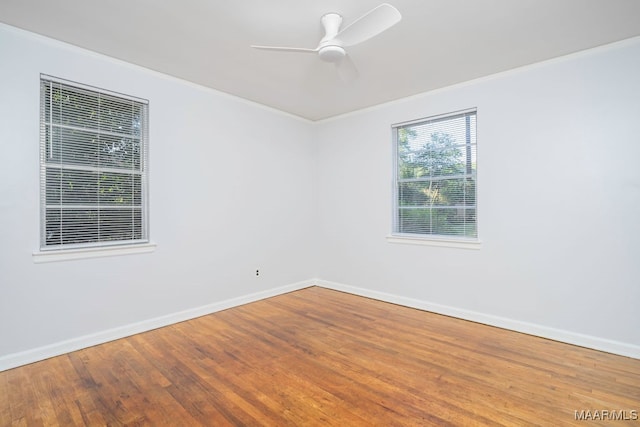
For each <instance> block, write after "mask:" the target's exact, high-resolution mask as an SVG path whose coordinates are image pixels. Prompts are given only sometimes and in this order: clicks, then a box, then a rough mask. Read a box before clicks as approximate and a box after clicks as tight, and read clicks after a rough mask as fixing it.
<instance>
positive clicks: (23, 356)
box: [0, 280, 314, 372]
mask: <svg viewBox="0 0 640 427" xmlns="http://www.w3.org/2000/svg"><path fill="white" fill-rule="evenodd" d="M313 285H314V281H312V280H309V281H302V282H298V283H293V284H290V285H286V286H280V287H277V288H272V289H268V290H265V291H260V292H256V293H252V294H249V295H243V296H240V297H237V298H231V299H228V300H224V301H220V302H216V303H213V304H207V305H203V306H200V307H195V308H192V309H188V310H184V311H180V312H177V313H172V314H168V315H166V316H161V317H156V318H154V319H148V320H143V321H141V322H137V323H132V324H129V325H125V326H121V327H118V328H114V329H109V330H106V331H101V332H97V333H95V334H90V335H84V336H81V337H77V338H73V339H70V340H66V341H62V342H58V343H54V344H51V345H47V346H43V347H38V348H35V349H32V350H27V351H22V352H19V353H12V354H8V355H5V356H2V357H0V372H2V371H5V370H7V369H12V368H16V367H18V366H22V365H27V364H29V363H33V362H38V361H41V360H45V359H48V358H50V357H55V356H60V355H62V354H65V353H69V352H72V351H76V350H81V349H83V348H87V347H92V346H94V345H98V344H104V343H106V342H109V341H114V340H117V339H120V338H125V337H128V336H131V335H135V334H139V333H142V332H147V331H150V330H153V329H157V328H161V327H163V326H168V325H172V324H174V323H178V322H183V321H185V320H190V319H194V318H196V317H200V316H205V315H207V314H211V313H215V312H217V311H222V310H226V309H228V308H232V307H237V306H240V305H244V304H248V303H251V302H255V301H259V300H262V299H265V298H270V297H273V296H277V295H281V294H285V293H287V292H292V291H297V290H299V289H304V288H308V287H309V286H313Z"/></svg>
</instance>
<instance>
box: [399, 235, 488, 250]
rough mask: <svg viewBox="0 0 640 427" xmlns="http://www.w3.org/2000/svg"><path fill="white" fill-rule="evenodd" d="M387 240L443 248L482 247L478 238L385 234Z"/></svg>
mask: <svg viewBox="0 0 640 427" xmlns="http://www.w3.org/2000/svg"><path fill="white" fill-rule="evenodd" d="M387 242H389V243H400V244H405V245H423V246H440V247H445V248H458V249H475V250H478V249H480V248H481V247H482V242H481V241H480V240H462V239H438V238H429V237H417V236H402V235H391V236H387Z"/></svg>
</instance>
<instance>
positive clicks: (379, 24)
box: [251, 3, 402, 81]
mask: <svg viewBox="0 0 640 427" xmlns="http://www.w3.org/2000/svg"><path fill="white" fill-rule="evenodd" d="M400 19H402V15H401V14H400V12H399V11H398V9H396V8H395V7H393V6H391V5H390V4H388V3H383V4H381V5H379V6H377V7H375V8H373V9H372V10H370V11H369V12H367V13H365V14H364V15H362V16H361V17H360V18H358V19H356V20H355V21H353V22H352V23H351V24H349V25H347V26H346V27H344V28H343V29H340V25H342V15H340V14H338V13H327V14H325V15H323V16H322V18H320V22H321V23H322V26H323V27H324V30H325V35H324V37H323V38H322V39H321V40H320V43H318V46H316V47H315V48H304V47H281V46H261V45H252V46H251V47H253V48H256V49H263V50H272V51H281V52H299V53H316V54H318V56H319V57H320V59H322V60H323V61H327V62H332V63H334V64H336V66H337V67H338V72H339V74H340V76H341V77H342V78H343V80H345V81H350V80H353V79H354V78H355V76H356V75H357V71H356V69H355V66H354V65H353V63H352V62H351V60H350V58H349V56H348V55H347V51H346V50H345V47H348V46H354V45H356V44H359V43H362V42H364V41H366V40H369V39H370V38H372V37H375V36H377V35H378V34H380V33H382V32H383V31H385V30H387V29H389V28H391V27H392V26H394V25H395V24H397V23H398V22H399V21H400Z"/></svg>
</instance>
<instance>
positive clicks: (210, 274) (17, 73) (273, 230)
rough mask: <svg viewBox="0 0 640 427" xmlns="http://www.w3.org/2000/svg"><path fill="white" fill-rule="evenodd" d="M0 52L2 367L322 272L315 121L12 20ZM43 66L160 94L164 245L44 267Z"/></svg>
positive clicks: (156, 118) (155, 201)
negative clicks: (315, 255)
mask: <svg viewBox="0 0 640 427" xmlns="http://www.w3.org/2000/svg"><path fill="white" fill-rule="evenodd" d="M0 58H1V59H0V81H2V82H3V83H2V94H1V95H0V147H1V151H0V152H1V153H2V167H0V369H2V361H3V357H4V358H5V360H4V362H6V363H5V367H6V366H11V365H12V364H15V363H14V362H16V363H17V362H21V361H25V360H26V361H28V360H29V358H30V357H31V356H30V355H29V354H26V356H25V355H22V354H21V352H27V353H29V352H33V351H34V349H41V348H43V347H46V346H50V345H56V344H58V343H61V342H63V343H64V342H66V340H71V341H73V340H77V339H78V338H79V337H86V336H92V334H97V335H98V337H97V340H100V339H101V337H102V336H101V335H100V334H103V333H104V331H109V330H112V329H114V328H116V329H117V328H122V327H126V326H127V325H131V324H136V323H137V322H143V323H144V322H145V321H148V320H149V319H156V318H159V317H162V316H168V315H171V314H173V313H177V312H181V311H182V310H191V309H194V308H196V307H200V306H204V305H210V304H214V305H215V304H216V303H220V302H224V301H230V300H233V301H240V300H238V298H242V297H245V296H247V295H252V294H256V293H257V294H259V295H262V294H260V293H261V292H268V291H269V290H272V289H276V288H278V289H279V288H280V287H282V286H285V287H286V286H288V285H295V284H298V283H299V282H301V281H305V280H307V279H309V278H310V277H313V274H312V273H313V271H314V269H313V264H312V261H313V259H312V257H311V256H310V254H309V253H307V252H306V248H307V247H308V246H309V245H308V243H309V239H310V235H311V233H312V231H313V227H312V221H313V218H314V217H313V211H312V201H313V198H314V194H313V176H312V168H313V149H314V147H313V140H312V134H311V133H312V128H311V126H310V124H309V123H308V122H305V121H302V120H298V119H295V118H292V117H290V116H287V115H284V114H281V113H278V112H274V111H271V110H269V109H266V108H263V107H259V106H256V105H254V104H250V103H248V102H244V101H241V100H239V99H236V98H233V97H230V96H228V95H224V94H220V93H217V92H214V91H211V90H206V89H203V88H201V87H198V86H195V85H192V84H188V83H186V82H182V81H180V80H177V79H174V78H170V77H166V76H163V75H160V74H158V73H154V72H151V71H147V70H144V69H142V68H138V67H135V66H132V65H128V64H125V63H122V62H119V61H115V60H112V59H109V58H105V57H102V56H99V55H96V54H92V53H89V52H87V51H84V50H81V49H77V48H75V47H71V46H68V45H64V44H62V43H58V42H54V41H51V40H48V39H45V38H42V37H39V36H36V35H33V34H30V33H26V32H23V31H19V30H17V29H13V28H11V27H7V26H0ZM40 73H46V74H50V75H53V76H57V77H61V78H65V79H69V80H74V81H78V82H81V83H84V84H89V85H94V86H97V87H101V88H106V89H109V90H113V91H118V92H122V93H126V94H130V95H134V96H138V97H141V98H146V99H148V100H149V102H150V212H151V238H152V241H153V242H155V243H156V244H157V249H156V251H155V252H153V253H150V254H139V255H129V256H118V257H109V258H98V259H85V260H78V261H65V262H56V263H45V264H35V263H34V262H33V259H32V253H33V252H34V251H35V250H37V248H38V246H39V177H38V174H39V166H38V160H39V154H38V153H39V152H38V150H39V117H38V114H39V88H38V86H39V75H40ZM257 268H259V269H260V272H261V275H260V277H256V276H255V270H256V269H257ZM141 327H142V328H144V327H145V325H142V326H141ZM134 329H135V328H134ZM115 335H117V334H115ZM90 341H91V340H89V341H87V340H84V341H82V340H81V342H80V344H82V343H88V342H90ZM67 344H69V343H67ZM70 344H71V346H73V344H74V343H73V342H72V343H70ZM56 348H58V347H56ZM65 348H67V347H65V346H64V345H63V346H60V347H59V348H58V349H60V350H64V349H65ZM45 350H46V348H45ZM55 351H56V349H49V350H47V351H41V352H39V353H38V352H37V351H36V352H35V353H34V354H35V356H36V358H37V355H38V354H40V355H45V356H46V355H47V354H49V353H52V352H53V353H55ZM16 354H18V355H19V356H20V357H14V356H15V355H16ZM22 356H24V357H22ZM7 358H8V359H7Z"/></svg>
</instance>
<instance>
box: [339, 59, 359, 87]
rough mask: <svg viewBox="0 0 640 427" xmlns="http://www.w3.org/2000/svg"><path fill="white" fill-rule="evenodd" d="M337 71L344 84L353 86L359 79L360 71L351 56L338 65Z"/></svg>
mask: <svg viewBox="0 0 640 427" xmlns="http://www.w3.org/2000/svg"><path fill="white" fill-rule="evenodd" d="M336 70H337V71H338V76H339V77H340V80H342V82H343V83H346V84H351V83H353V82H354V81H355V80H356V79H357V78H358V74H359V73H358V69H357V68H356V64H354V63H353V61H352V60H351V57H350V56H349V55H347V56H345V57H344V58H342V60H341V61H340V62H337V63H336Z"/></svg>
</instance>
